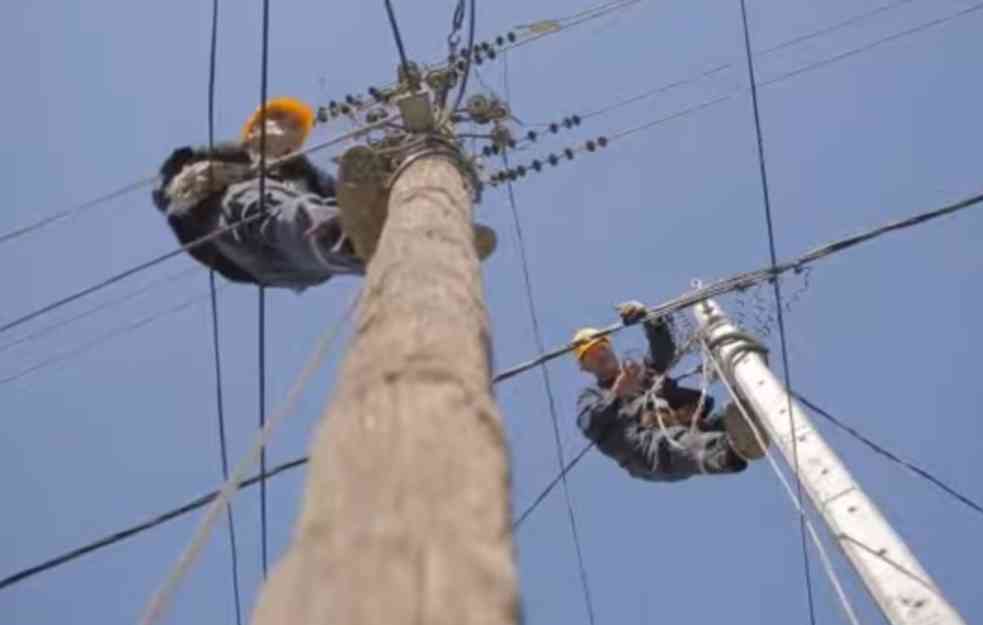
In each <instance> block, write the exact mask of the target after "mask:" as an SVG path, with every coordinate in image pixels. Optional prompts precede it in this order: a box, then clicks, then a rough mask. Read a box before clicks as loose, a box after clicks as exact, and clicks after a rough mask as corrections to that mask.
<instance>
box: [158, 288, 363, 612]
mask: <svg viewBox="0 0 983 625" xmlns="http://www.w3.org/2000/svg"><path fill="white" fill-rule="evenodd" d="M360 294H361V291H358V292H357V293H356V295H355V297H353V298H352V300H351V303H350V305H349V306H348V308H347V310H346V311H345V313H344V316H343V317H342V318H341V319H339V320H338V321H337V322H335V323H333V324H331V326H329V327H328V328H327V329H326V330H325V331H324V332H323V333H322V334H321V336H320V337H319V338H318V340H317V344H316V346H315V348H314V350H313V352H312V353H311V355H310V356H309V357H308V358H307V361H306V362H305V364H304V367H303V370H302V371H301V372H300V374H299V375H298V376H297V379H296V381H295V382H294V383H293V384H292V385H291V386H290V390H289V391H288V392H287V397H286V399H285V400H284V401H283V402H282V403H281V404H280V406H279V407H278V408H277V409H276V410H274V411H273V412H272V414H271V416H270V418H269V419H268V420H267V423H266V427H264V428H263V429H262V430H260V431H259V432H258V433H257V435H256V440H255V442H254V443H253V445H252V446H251V447H250V449H249V452H248V453H247V454H246V456H245V458H243V459H242V460H241V461H240V462H239V464H238V465H237V466H236V468H235V471H233V472H232V477H231V478H230V479H229V480H228V481H226V482H225V483H224V484H223V485H222V488H221V489H220V490H219V492H218V495H217V496H216V498H215V500H214V501H213V502H212V505H210V506H209V508H208V510H207V511H206V512H205V514H204V516H203V518H202V520H201V522H200V523H199V524H198V526H197V528H196V529H195V533H194V537H193V538H192V539H191V542H190V543H189V544H188V546H187V548H185V549H184V550H182V552H181V555H180V557H179V558H178V560H177V562H176V563H175V565H174V567H173V568H172V569H171V572H170V573H169V575H168V576H167V578H166V579H165V580H164V581H163V582H162V583H161V585H160V586H159V587H158V589H157V591H156V592H155V593H154V595H153V597H152V598H151V599H150V601H149V602H148V603H147V607H146V609H145V610H144V613H143V616H142V618H141V619H140V623H141V625H151V623H153V622H154V621H156V620H157V619H158V618H159V617H160V616H161V615H162V613H163V612H164V610H165V609H166V607H167V605H168V604H169V603H170V599H171V597H172V596H173V594H174V593H175V592H176V591H177V588H178V587H179V586H180V584H181V581H182V580H183V579H184V577H185V575H186V574H187V572H188V571H189V570H190V569H191V567H192V565H193V564H194V562H195V560H196V559H197V558H198V556H199V555H200V554H201V550H202V549H203V548H204V546H205V544H206V543H207V542H208V537H209V536H210V535H211V532H212V528H214V527H215V523H216V522H217V521H218V518H219V514H220V512H221V510H222V508H223V507H225V506H227V505H228V504H229V503H230V502H231V501H232V498H233V497H234V496H235V494H236V492H238V489H239V485H240V484H241V483H242V482H243V481H244V480H245V479H246V471H249V470H250V469H251V468H252V466H253V465H254V464H255V463H256V462H257V461H258V460H259V455H260V452H261V451H262V449H263V448H264V447H265V446H266V445H267V444H268V443H269V441H270V439H271V438H272V437H273V433H274V432H275V431H276V428H277V426H279V425H280V424H281V423H282V422H283V420H284V419H285V418H286V417H287V416H288V415H290V413H292V412H293V411H294V410H295V409H296V406H297V403H298V402H299V401H300V396H301V394H302V393H303V391H304V388H305V387H306V386H307V384H308V383H309V382H310V380H311V378H312V377H313V376H314V374H315V373H317V371H318V370H319V369H320V367H321V363H322V362H323V361H324V358H325V356H327V353H328V351H329V350H330V349H331V346H332V345H333V344H334V342H335V340H336V339H337V338H338V336H339V335H340V334H341V331H342V329H343V327H344V325H345V324H346V323H347V321H348V320H349V319H350V318H351V316H352V314H354V312H355V307H356V306H357V304H358V301H359V299H360Z"/></svg>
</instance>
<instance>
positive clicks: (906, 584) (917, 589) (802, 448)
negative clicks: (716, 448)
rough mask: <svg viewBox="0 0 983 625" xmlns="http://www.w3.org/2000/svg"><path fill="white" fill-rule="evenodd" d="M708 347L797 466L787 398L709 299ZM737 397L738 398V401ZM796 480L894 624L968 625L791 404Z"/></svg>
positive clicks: (701, 310)
mask: <svg viewBox="0 0 983 625" xmlns="http://www.w3.org/2000/svg"><path fill="white" fill-rule="evenodd" d="M694 310H695V314H696V318H697V320H698V321H699V323H700V326H701V328H703V329H708V331H709V332H708V336H707V343H708V345H709V346H710V349H711V351H712V352H713V356H714V358H715V360H716V362H718V363H720V365H721V367H722V368H723V370H724V375H726V376H727V377H728V381H729V382H730V384H731V385H732V386H733V387H734V390H735V392H736V393H737V394H738V395H739V396H740V397H741V398H742V400H746V401H745V405H746V406H748V407H749V408H750V409H751V410H754V411H755V412H756V413H757V415H758V417H759V418H760V419H761V422H762V424H764V426H765V427H766V428H767V429H768V433H769V434H770V435H771V440H773V441H776V442H777V444H778V446H779V448H780V449H781V452H782V454H783V455H784V456H785V459H786V461H787V462H788V465H789V466H790V467H792V468H793V469H794V468H795V462H794V456H793V449H792V425H791V423H790V419H789V415H788V410H789V405H790V398H789V395H788V393H787V392H786V389H785V387H784V386H783V385H782V384H781V383H780V382H779V381H778V380H777V379H776V378H775V376H774V375H773V374H772V372H771V370H770V369H769V368H768V365H767V363H766V362H765V359H764V358H763V357H762V356H761V354H760V353H758V352H755V351H753V350H754V343H753V342H752V341H751V340H749V338H748V337H747V335H745V334H742V333H740V332H739V331H738V329H737V328H736V327H735V326H734V325H733V324H732V323H731V322H730V320H728V319H727V317H726V315H725V314H724V312H723V310H722V309H721V308H720V307H719V306H718V305H717V304H716V303H715V302H713V301H712V300H708V301H706V302H704V303H702V304H698V305H697V306H695V308H694ZM735 399H736V398H735ZM791 407H792V418H793V419H794V424H795V430H794V431H795V437H796V442H797V448H798V458H799V461H798V464H799V478H800V479H801V480H802V484H803V486H804V487H805V491H806V492H807V493H808V494H809V497H810V498H811V499H812V503H813V505H814V506H815V507H816V509H817V510H818V511H819V513H820V514H821V515H822V518H823V519H824V520H825V521H826V523H827V525H828V526H829V530H830V532H831V533H832V534H833V536H834V537H835V538H836V541H837V543H838V544H839V546H840V548H841V549H842V550H843V552H844V553H845V554H846V556H847V558H848V559H849V560H850V562H851V563H852V564H853V566H854V568H855V569H856V571H857V572H858V573H859V574H860V577H861V579H862V580H863V582H864V584H865V585H866V587H867V590H868V591H869V592H870V594H871V595H872V596H873V598H874V601H876V602H877V605H878V606H879V607H880V608H881V610H882V611H883V612H884V615H885V617H886V618H887V620H888V621H889V622H891V623H892V624H894V625H964V623H965V622H964V621H963V619H962V618H961V617H960V615H959V614H958V613H957V612H956V610H955V609H954V608H953V607H952V606H951V605H950V604H949V603H948V602H947V601H946V599H945V597H944V596H943V595H942V592H941V591H940V590H939V588H938V586H936V585H935V582H934V581H932V579H931V578H930V577H929V575H928V573H926V572H925V570H924V569H923V568H922V566H921V565H920V564H919V563H918V560H917V559H916V558H915V556H914V555H913V554H912V553H911V551H909V550H908V547H907V546H906V545H905V543H904V541H903V540H902V539H901V537H900V536H898V535H897V534H896V533H895V532H894V530H893V529H892V527H891V525H890V524H889V523H888V522H887V520H886V519H885V518H884V517H883V516H882V515H881V513H880V512H879V511H878V510H877V507H876V506H875V505H874V503H873V502H872V501H871V500H870V499H868V497H867V495H866V494H864V492H863V490H862V489H861V488H860V486H859V485H858V484H857V483H856V482H855V481H854V479H853V477H852V476H851V475H850V473H849V471H848V470H847V468H846V466H844V465H843V463H842V462H841V461H840V459H839V458H838V457H837V456H836V453H835V452H834V451H833V450H832V449H831V448H830V447H829V446H828V445H826V442H825V441H824V440H823V439H822V437H821V436H820V434H819V432H817V431H816V429H815V428H814V427H813V425H812V423H811V421H810V420H809V418H808V416H807V415H806V413H805V411H804V410H803V409H802V408H801V407H800V406H799V405H798V403H797V402H795V401H794V400H791Z"/></svg>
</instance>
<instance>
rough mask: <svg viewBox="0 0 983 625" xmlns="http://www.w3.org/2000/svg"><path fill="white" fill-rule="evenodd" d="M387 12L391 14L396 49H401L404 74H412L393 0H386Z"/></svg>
mask: <svg viewBox="0 0 983 625" xmlns="http://www.w3.org/2000/svg"><path fill="white" fill-rule="evenodd" d="M385 2H386V13H387V14H388V15H389V26H390V27H392V31H393V39H395V40H396V49H397V50H398V51H399V62H400V64H401V65H402V66H403V75H404V76H407V77H408V76H409V75H410V64H409V61H407V60H406V48H404V47H403V35H402V34H401V33H400V32H399V24H398V23H396V13H395V12H394V11H393V4H392V0H385Z"/></svg>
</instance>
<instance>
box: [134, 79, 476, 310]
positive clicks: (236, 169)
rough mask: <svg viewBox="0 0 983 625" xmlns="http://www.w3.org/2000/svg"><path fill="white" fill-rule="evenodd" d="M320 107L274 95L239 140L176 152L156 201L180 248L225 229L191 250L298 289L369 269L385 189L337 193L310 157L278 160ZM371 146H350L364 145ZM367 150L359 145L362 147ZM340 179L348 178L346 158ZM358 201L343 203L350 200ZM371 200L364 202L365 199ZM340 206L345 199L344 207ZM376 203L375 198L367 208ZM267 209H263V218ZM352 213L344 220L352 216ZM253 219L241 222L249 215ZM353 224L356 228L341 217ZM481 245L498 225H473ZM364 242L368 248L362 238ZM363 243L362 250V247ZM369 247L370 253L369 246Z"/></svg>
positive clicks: (206, 260)
mask: <svg viewBox="0 0 983 625" xmlns="http://www.w3.org/2000/svg"><path fill="white" fill-rule="evenodd" d="M314 120H315V113H314V111H313V109H312V108H311V107H310V106H308V105H307V104H305V103H303V102H301V101H299V100H296V99H293V98H276V99H273V100H271V101H269V102H267V103H266V105H265V106H263V107H260V108H259V109H258V110H257V111H256V112H255V113H253V114H252V115H251V116H250V117H249V119H248V120H247V121H246V123H245V125H244V126H243V128H242V133H241V137H240V140H239V141H238V142H235V143H226V144H222V145H218V146H215V147H214V149H213V150H212V151H211V153H209V150H208V148H207V147H200V148H191V147H182V148H179V149H177V150H175V151H174V152H173V153H172V154H171V155H170V157H169V158H168V159H167V160H166V161H165V162H164V164H163V166H162V167H161V170H160V182H159V184H158V186H157V187H156V188H155V189H154V191H153V200H154V204H155V205H156V206H157V208H158V209H159V210H160V211H161V212H162V213H163V214H164V215H165V216H166V217H167V221H168V223H169V224H170V226H171V229H172V230H173V231H174V234H175V235H176V236H177V239H178V240H179V241H180V242H181V244H182V245H187V244H189V243H192V242H194V241H196V240H198V239H200V238H202V237H205V236H207V235H210V234H213V233H216V232H217V231H219V230H223V229H228V231H227V232H223V234H221V235H218V236H217V237H216V238H214V239H212V240H209V241H208V242H206V243H203V244H200V245H197V246H196V247H194V248H191V249H190V250H189V253H190V254H191V256H193V257H194V258H195V259H196V260H197V261H199V262H201V263H202V264H204V265H206V266H208V267H210V268H212V269H214V270H216V271H218V272H219V273H220V274H222V275H223V276H225V277H226V278H227V279H229V280H231V281H233V282H245V283H252V284H259V285H263V286H270V287H283V288H289V289H293V290H294V291H297V292H300V291H303V290H304V289H306V288H308V287H311V286H316V285H318V284H321V283H323V282H325V281H326V280H328V279H330V278H331V277H332V276H335V275H344V274H348V275H362V274H364V273H365V267H366V264H367V262H368V260H369V259H370V258H371V251H374V249H375V241H374V240H372V241H368V242H366V239H367V238H374V239H377V238H378V235H379V233H380V232H381V231H382V222H383V221H384V219H385V215H386V206H387V203H388V195H387V193H386V192H385V191H384V190H380V189H381V187H380V188H379V189H370V190H368V191H366V190H365V189H361V190H359V189H355V190H352V189H351V187H353V186H357V185H358V183H359V180H358V177H357V176H353V177H352V178H353V179H355V180H356V182H355V183H348V184H347V186H345V187H344V188H345V189H347V190H348V193H347V194H344V193H343V194H342V200H343V201H341V202H339V201H338V199H337V197H336V181H335V179H334V177H333V176H331V175H330V174H328V173H327V172H324V171H322V170H321V169H319V168H317V167H315V166H314V165H313V164H312V163H311V162H310V160H308V159H307V157H306V156H302V155H301V156H295V157H291V158H289V159H285V160H283V161H282V162H280V163H275V162H274V161H276V159H279V158H281V157H284V156H286V155H288V154H291V153H294V152H296V151H298V150H299V149H300V148H301V146H302V145H303V144H304V142H305V140H306V139H307V136H308V134H309V133H310V131H311V129H312V128H313V126H314ZM263 126H265V128H266V146H265V147H266V161H267V163H269V164H270V165H269V166H268V167H267V171H266V180H265V183H264V185H265V188H264V190H265V194H266V201H265V202H264V203H263V206H261V204H260V174H259V163H260V136H261V129H262V127H263ZM367 149H368V148H364V147H358V148H353V151H358V150H360V151H361V152H364V151H366V150H367ZM361 152H358V153H359V154H361ZM339 177H340V178H341V179H342V185H345V183H344V180H345V159H344V158H343V159H342V165H341V167H340V172H339ZM346 196H347V198H348V199H349V200H351V199H354V200H355V201H348V202H345V201H344V200H345V198H346ZM366 198H369V199H373V200H374V202H363V204H361V205H360V202H362V201H363V200H364V199H366ZM339 204H340V205H339ZM365 204H369V205H365ZM261 211H264V214H263V215H262V216H261V217H256V215H259V214H260V213H261ZM346 216H347V217H348V218H347V219H345V217H346ZM247 219H248V220H249V221H248V222H247V223H245V224H243V225H241V226H239V227H234V225H235V224H237V223H238V222H240V221H242V220H247ZM345 223H348V224H356V225H357V226H358V227H359V229H360V231H359V232H349V231H346V230H345V228H344V224H345ZM475 233H476V234H475V244H476V246H477V248H478V254H479V256H480V257H481V258H482V259H484V258H486V257H487V256H489V255H490V254H491V253H492V251H494V248H495V236H494V231H492V230H491V229H490V228H488V227H486V226H477V225H476V226H475ZM359 243H361V246H359V245H358V244H359ZM359 247H362V248H363V249H362V251H363V253H361V254H360V253H359V249H358V248H359ZM366 249H369V250H370V252H369V253H364V251H365V250H366Z"/></svg>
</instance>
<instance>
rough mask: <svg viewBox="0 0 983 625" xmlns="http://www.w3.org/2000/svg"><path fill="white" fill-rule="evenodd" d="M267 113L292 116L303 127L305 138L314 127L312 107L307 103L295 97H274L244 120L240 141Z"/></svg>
mask: <svg viewBox="0 0 983 625" xmlns="http://www.w3.org/2000/svg"><path fill="white" fill-rule="evenodd" d="M269 113H285V114H287V115H289V116H291V117H293V118H294V120H296V121H297V123H298V124H300V126H301V128H303V129H304V138H305V139H306V138H307V134H308V133H309V132H310V131H311V128H313V127H314V109H313V108H311V107H310V106H309V105H308V104H306V103H304V102H301V101H300V100H298V99H296V98H274V99H272V100H270V101H269V102H267V103H266V106H261V107H260V108H258V109H256V112H255V113H253V114H252V115H250V116H249V119H247V120H246V124H245V125H244V126H243V127H242V141H245V140H246V137H248V136H249V133H250V132H251V131H252V129H253V127H254V126H256V124H258V123H259V122H260V121H261V120H262V119H263V116H264V114H269Z"/></svg>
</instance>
